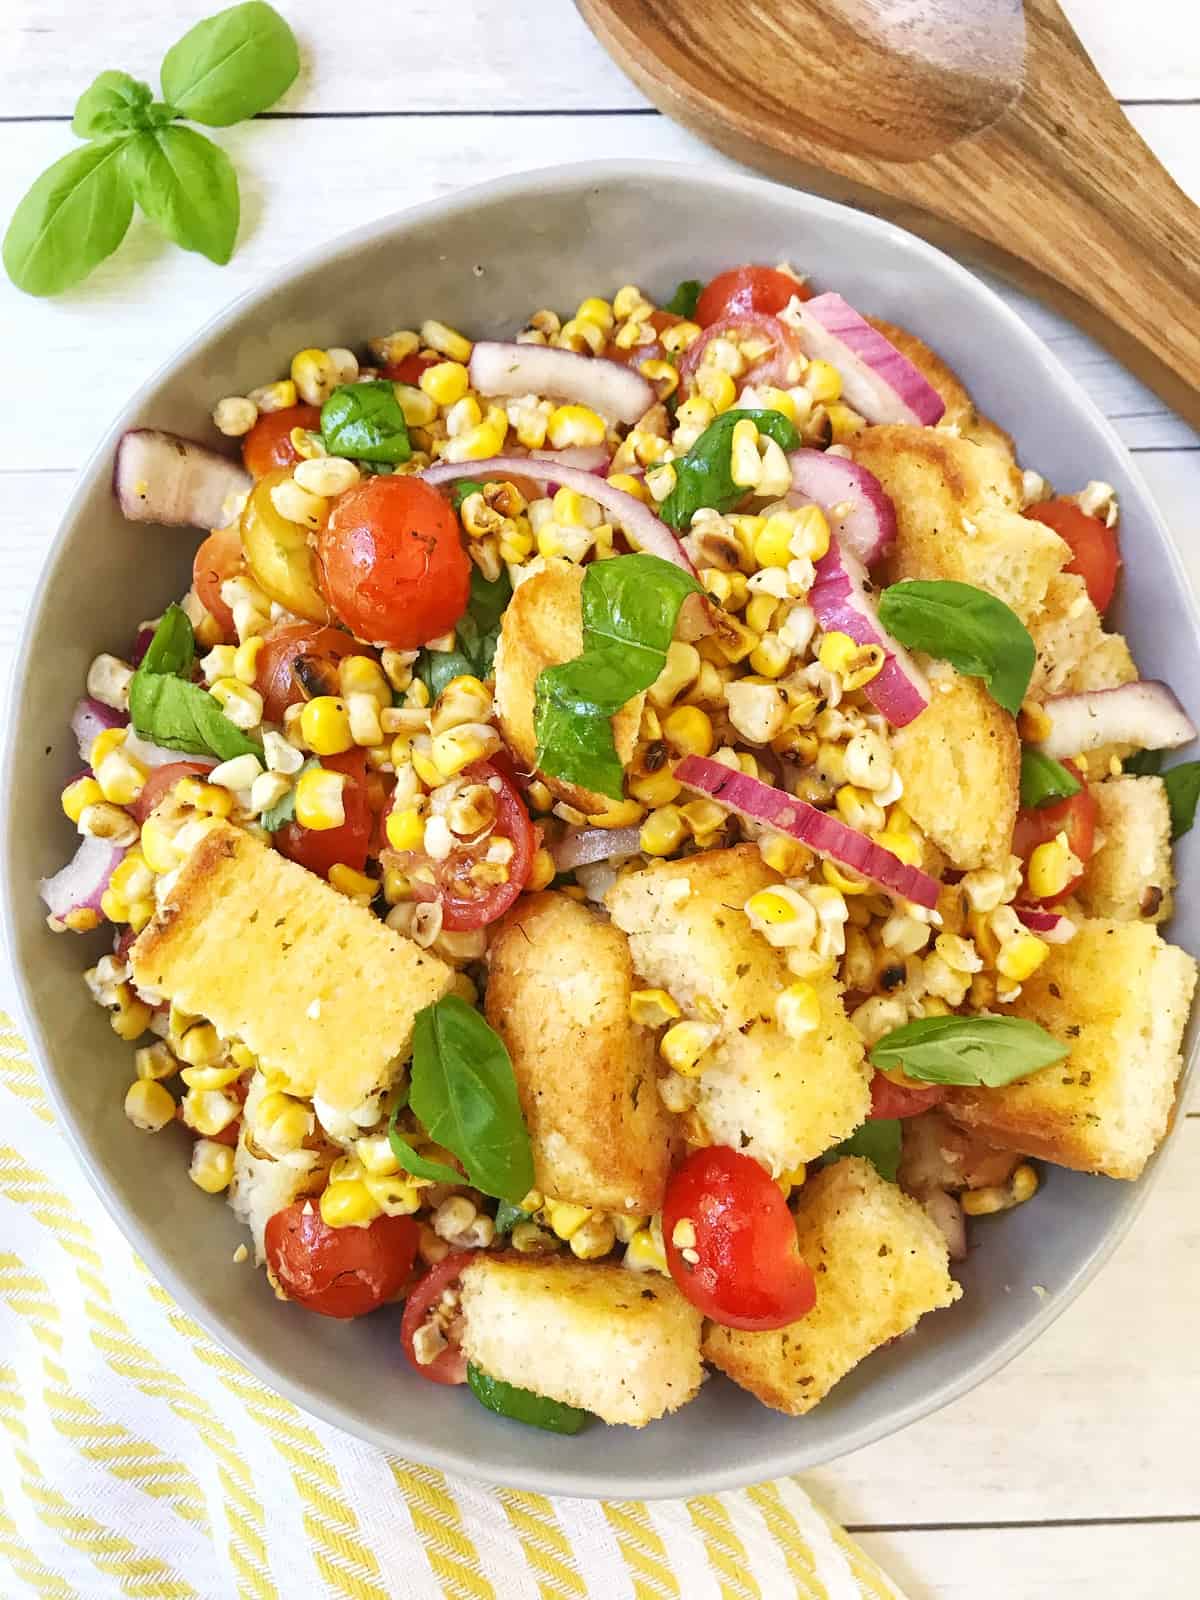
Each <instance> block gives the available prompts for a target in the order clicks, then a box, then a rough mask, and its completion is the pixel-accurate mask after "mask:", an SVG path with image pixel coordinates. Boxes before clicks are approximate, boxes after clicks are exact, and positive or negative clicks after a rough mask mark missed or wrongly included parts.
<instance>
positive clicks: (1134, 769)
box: [1121, 750, 1166, 778]
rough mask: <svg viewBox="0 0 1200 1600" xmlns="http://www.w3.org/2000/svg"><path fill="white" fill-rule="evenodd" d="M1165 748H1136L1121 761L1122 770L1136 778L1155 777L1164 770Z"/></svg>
mask: <svg viewBox="0 0 1200 1600" xmlns="http://www.w3.org/2000/svg"><path fill="white" fill-rule="evenodd" d="M1165 754H1166V752H1165V751H1163V750H1135V751H1134V752H1133V754H1132V755H1131V756H1126V757H1125V760H1124V761H1123V762H1122V763H1121V770H1122V771H1123V772H1128V773H1130V774H1132V776H1133V777H1135V778H1153V777H1156V776H1157V775H1158V773H1160V772H1161V771H1162V764H1163V756H1164V755H1165Z"/></svg>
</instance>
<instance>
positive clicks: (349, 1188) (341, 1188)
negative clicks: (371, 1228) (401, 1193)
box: [320, 1178, 381, 1228]
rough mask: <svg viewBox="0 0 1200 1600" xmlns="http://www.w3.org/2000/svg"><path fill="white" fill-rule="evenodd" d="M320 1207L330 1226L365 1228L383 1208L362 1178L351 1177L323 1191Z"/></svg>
mask: <svg viewBox="0 0 1200 1600" xmlns="http://www.w3.org/2000/svg"><path fill="white" fill-rule="evenodd" d="M320 1209H321V1221H322V1222H323V1223H324V1224H325V1225H326V1227H328V1228H365V1227H367V1226H368V1225H369V1224H370V1223H372V1222H374V1220H375V1218H376V1217H377V1216H379V1214H380V1209H381V1208H380V1206H379V1203H378V1201H377V1200H376V1199H375V1196H374V1195H373V1194H372V1193H371V1191H370V1189H368V1188H367V1186H366V1184H365V1183H364V1182H363V1180H362V1179H361V1178H350V1179H347V1180H345V1181H343V1182H340V1183H331V1184H330V1185H329V1187H328V1188H327V1189H325V1190H323V1191H322V1193H321V1200H320Z"/></svg>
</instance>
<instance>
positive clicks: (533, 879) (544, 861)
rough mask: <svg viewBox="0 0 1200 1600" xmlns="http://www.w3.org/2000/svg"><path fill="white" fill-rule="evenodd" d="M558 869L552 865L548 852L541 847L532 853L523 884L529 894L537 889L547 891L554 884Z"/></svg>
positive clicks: (552, 859) (552, 858) (551, 858)
mask: <svg viewBox="0 0 1200 1600" xmlns="http://www.w3.org/2000/svg"><path fill="white" fill-rule="evenodd" d="M557 871H558V868H557V867H556V866H555V865H554V857H553V856H552V855H551V854H550V852H549V850H547V849H545V847H542V848H540V849H538V850H536V851H535V852H534V856H533V862H532V865H531V866H530V869H529V878H528V880H527V882H526V884H525V887H526V889H527V890H528V891H529V893H530V894H534V893H536V892H537V890H539V889H548V888H549V887H550V885H551V884H552V883H553V882H554V878H555V875H556V873H557Z"/></svg>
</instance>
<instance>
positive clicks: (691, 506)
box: [658, 410, 800, 528]
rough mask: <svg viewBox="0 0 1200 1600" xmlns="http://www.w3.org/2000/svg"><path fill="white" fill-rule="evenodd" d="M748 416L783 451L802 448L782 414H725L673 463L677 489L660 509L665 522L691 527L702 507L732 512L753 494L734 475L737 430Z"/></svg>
mask: <svg viewBox="0 0 1200 1600" xmlns="http://www.w3.org/2000/svg"><path fill="white" fill-rule="evenodd" d="M745 417H748V418H749V419H750V421H751V422H753V423H754V425H755V427H756V428H757V429H758V431H759V433H762V434H765V435H766V436H767V438H768V439H774V441H775V443H776V444H777V445H779V446H780V447H781V448H782V449H784V450H798V449H799V448H800V435H799V434H798V433H797V432H796V430H795V428H794V427H793V426H792V424H791V423H790V422H789V421H788V419H787V418H786V417H785V416H784V414H783V412H782V411H758V410H750V411H726V412H723V413H722V415H721V416H719V417H718V418H717V420H716V421H715V422H710V423H709V425H708V427H707V428H705V430H704V432H703V433H702V434H701V435H700V437H699V438H698V439H697V440H696V442H695V444H694V445H693V446H692V448H691V449H690V450H689V451H688V453H687V455H685V456H683V457H682V458H681V459H680V460H679V461H675V462H673V463H672V465H673V466H674V468H675V487H674V488H673V489H672V490H671V492H670V494H669V495H668V496H667V498H666V499H665V500H664V501H663V503H662V505H661V506H659V508H658V514H659V516H660V517H661V518H662V519H663V521H664V522H669V523H670V524H671V526H672V527H673V528H687V527H690V525H691V521H692V517H693V516H694V515H695V513H696V512H697V511H699V510H700V508H701V506H715V507H716V509H717V510H718V511H729V510H731V509H732V508H733V507H734V506H735V505H737V503H738V501H739V500H742V499H744V498H745V496H746V494H747V493H748V492H749V491H748V490H746V489H742V488H740V487H739V486H738V485H737V484H736V483H734V481H733V476H732V474H731V472H730V456H731V453H732V450H733V430H734V428H735V427H736V426H737V424H738V423H739V422H741V421H742V419H743V418H745Z"/></svg>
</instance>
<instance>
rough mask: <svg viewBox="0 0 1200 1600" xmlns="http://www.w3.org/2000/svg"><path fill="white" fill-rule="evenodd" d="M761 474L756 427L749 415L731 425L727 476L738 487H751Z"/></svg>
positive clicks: (755, 483)
mask: <svg viewBox="0 0 1200 1600" xmlns="http://www.w3.org/2000/svg"><path fill="white" fill-rule="evenodd" d="M761 475H762V459H761V457H760V456H759V453H758V429H757V428H756V427H755V425H754V423H753V421H752V420H751V419H750V418H749V417H743V418H742V419H741V421H740V422H735V423H734V425H733V433H732V434H731V435H730V441H729V476H730V478H731V479H732V480H733V482H734V483H735V484H736V485H737V487H738V488H739V489H753V488H754V487H755V486H756V485H757V483H758V480H759V478H760V476H761Z"/></svg>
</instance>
